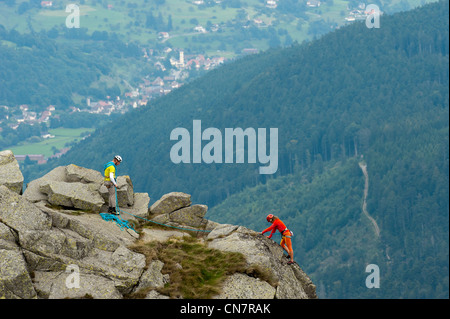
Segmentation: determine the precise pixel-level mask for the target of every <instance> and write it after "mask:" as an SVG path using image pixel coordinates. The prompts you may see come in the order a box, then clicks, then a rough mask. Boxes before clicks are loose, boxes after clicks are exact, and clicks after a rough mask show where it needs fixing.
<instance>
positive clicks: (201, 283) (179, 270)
mask: <svg viewBox="0 0 450 319" xmlns="http://www.w3.org/2000/svg"><path fill="white" fill-rule="evenodd" d="M131 249H132V250H134V251H136V252H138V253H141V254H144V255H145V256H146V264H147V265H148V264H149V263H150V262H151V261H152V260H155V259H158V260H161V261H162V262H163V263H164V267H163V269H162V273H163V274H169V276H170V283H168V284H166V285H165V287H163V288H158V289H157V291H158V292H159V293H161V294H164V295H167V296H170V297H171V298H185V299H186V298H187V299H208V298H211V297H213V296H215V295H217V294H219V293H220V291H221V288H222V284H223V283H224V281H225V280H226V278H227V277H228V276H230V275H232V274H234V273H246V274H247V275H249V276H253V277H257V278H260V279H262V280H266V281H268V282H269V283H271V284H273V285H274V284H275V282H274V281H273V280H272V279H271V276H270V274H268V273H266V272H264V271H263V270H262V269H261V268H260V267H258V266H255V265H251V266H250V267H249V266H248V265H247V262H246V260H245V257H244V255H242V254H241V253H236V252H224V251H220V250H216V249H211V248H208V247H207V246H206V245H204V244H203V243H202V242H201V241H199V240H198V239H196V238H193V237H183V239H181V240H169V241H167V242H166V243H159V242H147V243H137V244H135V245H134V246H133V247H131ZM147 292H148V289H147V290H142V291H138V292H136V293H133V294H131V295H129V296H127V297H128V298H144V297H145V295H146V294H147Z"/></svg>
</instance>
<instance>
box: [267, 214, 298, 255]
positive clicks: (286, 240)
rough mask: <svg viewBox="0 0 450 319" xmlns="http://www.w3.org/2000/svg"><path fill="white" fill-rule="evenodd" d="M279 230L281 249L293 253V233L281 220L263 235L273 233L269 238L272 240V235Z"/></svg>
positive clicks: (274, 222)
mask: <svg viewBox="0 0 450 319" xmlns="http://www.w3.org/2000/svg"><path fill="white" fill-rule="evenodd" d="M277 229H278V230H279V232H280V233H281V242H280V245H281V247H283V248H284V249H285V250H286V251H288V252H292V241H291V237H292V234H291V231H290V230H289V229H287V227H286V225H285V224H284V223H283V222H282V221H281V220H280V219H276V220H274V221H273V223H272V225H271V226H270V227H269V228H267V229H265V230H263V232H262V233H263V234H264V233H266V232H268V231H270V230H271V231H272V232H271V233H270V235H269V237H268V238H272V235H273V234H274V233H275V232H276V231H277ZM285 244H286V245H285ZM286 246H287V247H286Z"/></svg>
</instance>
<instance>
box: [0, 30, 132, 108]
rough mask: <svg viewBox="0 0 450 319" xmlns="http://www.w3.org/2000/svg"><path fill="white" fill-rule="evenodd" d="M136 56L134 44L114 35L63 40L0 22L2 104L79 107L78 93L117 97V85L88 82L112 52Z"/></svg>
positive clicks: (104, 69) (108, 65) (107, 67)
mask: <svg viewBox="0 0 450 319" xmlns="http://www.w3.org/2000/svg"><path fill="white" fill-rule="evenodd" d="M73 33H75V31H74V32H73ZM105 52H107V53H105ZM137 56H139V50H138V48H137V46H135V45H129V46H128V45H126V44H125V43H123V42H121V41H120V40H118V39H110V40H109V41H103V42H100V41H99V42H93V41H92V42H89V39H86V42H85V45H84V46H81V45H80V44H79V43H71V42H70V41H69V42H67V43H65V44H61V43H58V42H56V41H55V40H54V39H51V38H49V37H48V36H47V35H46V34H45V33H40V34H37V33H33V34H21V33H19V32H17V31H16V30H14V29H12V30H10V31H8V30H6V29H5V28H4V27H3V26H2V25H1V24H0V61H7V63H1V64H0V87H1V89H0V105H8V106H15V105H20V104H26V105H28V106H29V107H30V108H31V109H33V110H35V111H42V110H44V109H45V108H46V107H47V106H48V105H51V104H53V105H56V106H57V107H58V109H68V108H69V106H71V105H76V106H79V101H74V96H77V95H78V96H83V97H84V96H91V97H94V98H104V97H106V96H107V95H111V96H116V95H118V94H120V89H119V87H118V86H117V85H115V86H114V87H110V88H108V87H101V88H94V87H93V86H91V84H92V83H94V82H96V81H97V80H99V78H100V77H101V76H102V75H108V74H110V72H111V71H112V68H113V67H114V66H115V64H114V62H116V61H115V60H114V57H115V58H122V59H126V58H129V57H137ZM83 103H85V101H83Z"/></svg>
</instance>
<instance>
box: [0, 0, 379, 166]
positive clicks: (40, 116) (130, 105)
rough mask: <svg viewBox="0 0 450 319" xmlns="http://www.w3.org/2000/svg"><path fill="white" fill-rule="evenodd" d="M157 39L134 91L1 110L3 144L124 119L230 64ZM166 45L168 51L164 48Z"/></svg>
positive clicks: (125, 88)
mask: <svg viewBox="0 0 450 319" xmlns="http://www.w3.org/2000/svg"><path fill="white" fill-rule="evenodd" d="M217 1H219V0H217ZM217 1H216V4H217V3H219V4H220V1H219V2H217ZM191 3H192V4H194V5H197V6H201V5H203V4H204V1H203V0H195V1H192V2H191ZM278 4H279V0H266V1H265V2H264V6H265V7H266V8H268V9H269V10H275V9H277V7H278ZM305 5H306V7H307V8H310V9H317V8H320V7H321V5H323V3H322V2H321V1H320V0H308V1H306V3H305ZM365 8H366V5H365V4H364V3H360V4H359V5H358V6H357V7H355V8H351V7H347V12H346V13H345V15H344V16H342V18H343V19H344V20H345V21H346V23H349V22H352V21H355V20H362V19H365V18H366V17H367V16H368V15H369V14H370V12H366V10H365ZM41 9H42V10H52V9H54V1H42V2H41ZM108 9H112V7H110V6H109V5H108ZM342 13H343V12H342ZM266 23H267V21H263V20H261V19H259V18H254V19H253V18H252V19H250V20H248V22H247V23H244V24H243V25H242V28H249V26H250V25H251V26H254V27H257V28H266V27H267V26H268V25H267V24H266ZM222 27H223V26H221V25H218V24H210V25H208V26H202V25H195V26H193V27H192V32H193V34H198V35H202V34H205V33H214V32H218V31H220V29H221V28H222ZM156 36H157V39H158V41H159V43H160V44H161V45H160V47H159V48H158V49H155V48H152V47H150V46H145V45H143V46H141V48H140V50H141V58H142V61H143V63H145V64H147V65H149V66H150V67H151V69H152V70H154V72H152V74H149V75H146V76H143V77H141V79H140V82H139V83H137V84H136V83H133V85H134V86H133V85H131V84H130V83H129V82H127V81H126V80H124V79H122V80H121V82H122V83H120V86H121V90H120V91H121V93H120V95H117V96H105V97H104V98H103V99H99V98H98V96H97V97H93V96H86V97H81V100H79V102H78V103H77V104H76V105H69V106H65V107H64V108H60V107H58V106H57V105H48V106H46V107H45V109H43V106H41V108H40V111H38V112H37V111H35V110H34V109H33V107H32V106H29V105H0V134H1V136H0V142H2V139H4V135H6V134H4V132H5V129H6V131H8V132H11V129H12V130H17V128H18V127H19V126H20V125H23V124H24V125H29V126H34V125H38V126H40V127H41V129H40V132H41V136H38V138H39V139H40V140H41V141H42V140H45V139H52V138H54V136H53V135H52V134H50V133H48V131H47V130H46V129H45V128H46V127H48V128H49V127H50V123H51V121H52V119H58V118H59V117H60V116H61V115H62V114H74V113H89V114H99V115H105V116H110V115H111V114H115V113H117V114H124V113H126V112H127V111H129V110H131V109H135V108H139V107H146V106H151V103H152V102H151V101H152V99H155V98H158V97H160V96H163V95H166V94H169V93H170V92H172V91H173V90H175V89H177V88H179V87H181V86H182V85H184V84H186V83H187V82H189V81H190V80H191V79H192V78H194V77H195V76H198V75H201V74H202V73H204V72H207V71H209V70H212V69H214V68H216V67H218V66H220V65H222V64H224V63H225V62H226V61H227V58H226V57H225V56H222V55H221V51H220V50H218V51H217V52H216V53H215V54H214V55H213V56H207V55H206V54H192V53H191V54H186V53H185V50H184V49H182V48H175V47H172V46H171V45H170V44H169V42H168V41H167V40H169V39H170V38H171V37H173V35H172V34H171V33H170V32H158V33H157V35H156ZM166 41H167V46H165V45H166ZM258 52H259V49H257V48H254V47H249V48H244V49H242V50H241V52H240V55H241V56H242V55H248V54H256V53H258ZM228 59H230V58H228ZM135 82H136V81H135ZM3 141H5V139H4V140H3ZM3 144H4V143H3ZM68 149H69V147H64V148H63V149H59V150H55V152H54V155H53V156H61V155H62V154H64V152H66V151H67V150H68ZM27 155H29V158H30V159H31V157H33V159H32V160H35V161H37V162H38V163H45V162H46V160H47V158H46V157H44V156H43V155H42V154H40V155H37V154H17V158H18V159H19V160H24V159H25V157H26V156H27Z"/></svg>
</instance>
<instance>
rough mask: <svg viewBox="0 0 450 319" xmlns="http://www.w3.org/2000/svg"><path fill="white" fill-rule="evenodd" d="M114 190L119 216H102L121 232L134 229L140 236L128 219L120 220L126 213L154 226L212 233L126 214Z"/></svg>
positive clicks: (106, 214) (105, 214)
mask: <svg viewBox="0 0 450 319" xmlns="http://www.w3.org/2000/svg"><path fill="white" fill-rule="evenodd" d="M114 190H115V195H116V212H117V213H119V215H113V214H110V213H100V216H101V217H102V218H103V220H105V221H111V220H112V221H114V222H115V223H116V224H117V226H119V228H120V230H124V229H125V228H127V229H132V230H134V231H135V232H136V233H137V234H139V232H138V231H137V230H136V229H134V225H133V223H130V222H129V221H128V220H126V219H122V218H120V217H121V215H120V213H125V214H128V215H130V216H133V217H135V218H140V219H143V220H145V221H147V222H150V223H153V224H157V225H160V226H165V227H171V228H175V229H180V230H188V231H196V232H205V233H209V232H211V231H210V230H205V229H192V228H184V227H177V226H172V225H167V224H163V223H159V222H156V221H154V220H150V219H147V218H144V217H140V216H136V215H133V214H131V213H128V212H126V211H124V210H121V209H120V207H119V201H118V199H117V188H116V187H114Z"/></svg>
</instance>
